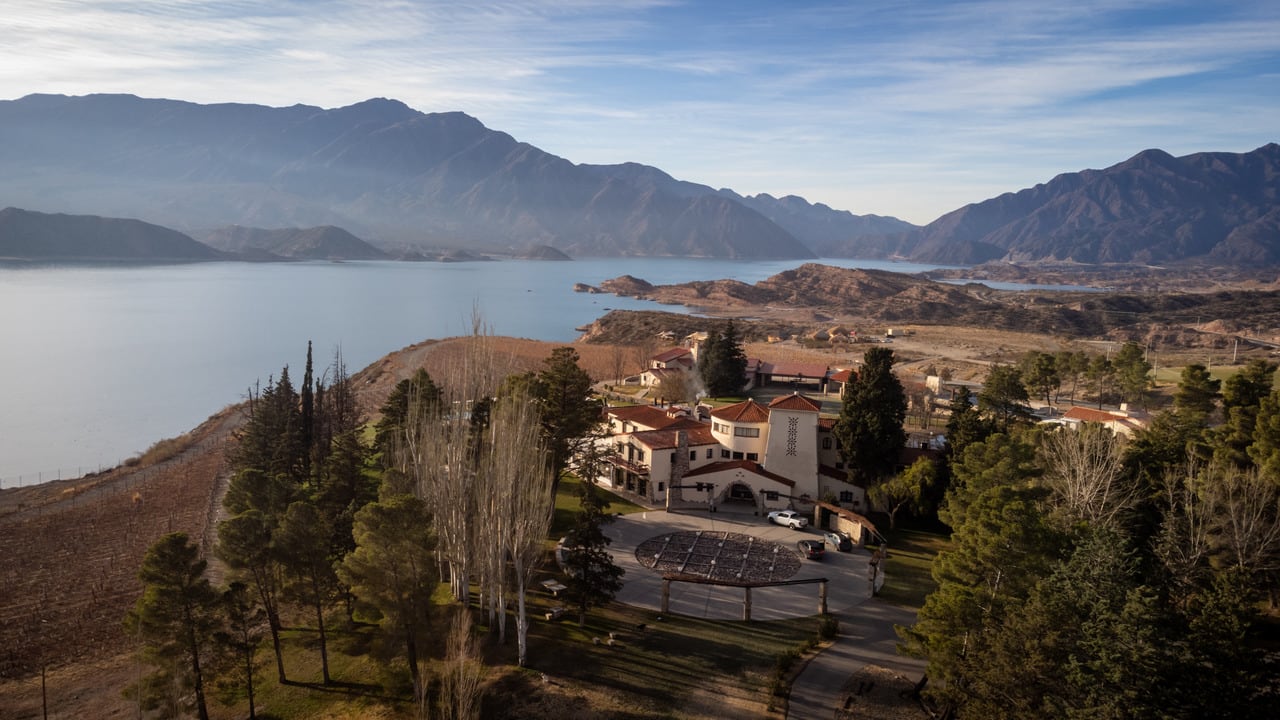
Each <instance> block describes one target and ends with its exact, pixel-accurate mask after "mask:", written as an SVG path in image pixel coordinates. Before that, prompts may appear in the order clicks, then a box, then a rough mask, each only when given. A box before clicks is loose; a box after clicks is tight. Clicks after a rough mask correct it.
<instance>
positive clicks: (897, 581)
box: [879, 529, 951, 608]
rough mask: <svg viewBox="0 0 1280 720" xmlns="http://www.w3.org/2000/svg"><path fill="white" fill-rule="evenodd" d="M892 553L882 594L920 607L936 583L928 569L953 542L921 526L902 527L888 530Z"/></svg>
mask: <svg viewBox="0 0 1280 720" xmlns="http://www.w3.org/2000/svg"><path fill="white" fill-rule="evenodd" d="M888 539H889V557H888V559H887V560H885V564H884V571H885V573H886V576H885V583H884V587H882V588H880V593H879V597H880V598H881V599H883V600H884V601H886V602H889V603H893V604H894V605H898V606H900V607H905V608H919V607H920V606H922V605H924V598H925V596H926V595H928V594H929V593H931V592H933V590H934V588H935V587H937V583H935V582H934V581H933V576H932V575H930V573H929V566H930V565H931V564H932V563H933V558H934V557H935V556H936V555H937V554H938V553H939V552H941V551H943V550H946V549H947V548H949V547H950V546H951V541H950V540H949V539H948V538H947V537H946V536H945V535H940V534H937V533H932V532H924V531H922V530H904V529H899V530H895V531H893V532H890V533H888Z"/></svg>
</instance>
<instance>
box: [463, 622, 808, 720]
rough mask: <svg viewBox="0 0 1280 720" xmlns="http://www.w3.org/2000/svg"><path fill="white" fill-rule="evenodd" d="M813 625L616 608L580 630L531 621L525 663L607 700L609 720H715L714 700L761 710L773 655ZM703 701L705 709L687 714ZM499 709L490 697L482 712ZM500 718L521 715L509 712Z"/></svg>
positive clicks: (793, 645) (799, 643) (800, 640)
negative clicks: (692, 719)
mask: <svg viewBox="0 0 1280 720" xmlns="http://www.w3.org/2000/svg"><path fill="white" fill-rule="evenodd" d="M540 602H543V601H541V599H540ZM545 602H547V603H550V602H551V601H550V600H546V601H545ZM818 625H819V619H818V618H816V617H809V618H798V619H794V620H785V621H777V622H767V623H742V622H730V621H711V620H702V619H697V618H688V617H679V616H666V617H664V618H663V619H661V620H658V616H657V614H656V613H655V612H653V611H651V610H642V609H639V608H633V607H629V606H625V605H618V604H616V603H615V604H611V605H609V606H607V607H605V608H598V609H594V610H592V611H591V613H590V614H589V615H588V616H587V623H586V625H585V626H583V627H579V626H578V623H577V621H576V616H570V617H566V618H564V619H562V620H559V621H555V622H547V621H545V620H543V619H542V618H541V617H537V618H536V619H535V620H534V621H533V625H532V627H531V632H530V664H531V666H532V667H533V668H535V669H537V670H539V671H541V672H546V673H547V674H548V675H550V676H552V677H554V678H557V679H564V680H568V681H572V682H573V683H581V684H583V685H585V686H590V687H591V688H592V689H593V690H595V691H598V692H602V693H605V694H607V696H608V697H609V698H610V700H611V701H612V702H613V703H614V704H615V705H616V707H615V708H614V709H613V710H614V712H612V713H611V714H612V715H617V716H623V717H629V718H671V717H689V716H690V715H693V716H703V717H715V716H717V715H719V714H720V713H718V712H716V711H715V709H714V703H715V698H717V697H719V698H722V699H723V698H737V699H740V700H744V701H747V702H757V703H759V706H760V707H761V708H763V707H764V706H765V705H767V704H768V701H769V698H768V693H769V676H770V674H771V672H772V671H773V669H774V666H775V664H776V663H777V661H778V657H779V655H782V654H785V653H788V652H794V651H798V650H799V649H801V648H802V647H804V646H805V645H806V643H807V642H808V641H809V640H810V639H811V638H814V637H815V636H816V634H817V632H818ZM641 626H643V629H640V628H641ZM611 632H612V633H615V634H616V635H617V638H618V640H617V645H615V646H613V647H610V646H609V645H608V644H607V643H601V644H599V645H597V644H595V642H594V639H595V638H601V639H607V638H608V637H609V633H611ZM505 659H506V660H507V661H508V662H510V661H511V660H512V659H511V658H505ZM512 690H513V691H514V692H515V693H517V694H518V693H519V692H520V691H519V689H518V688H512ZM708 699H710V701H711V703H712V704H713V707H712V708H711V709H704V710H703V712H702V713H699V712H698V711H696V710H694V709H693V707H692V705H698V704H702V705H705V704H706V703H707V702H708ZM511 700H513V701H516V702H518V699H517V698H511ZM502 704H503V702H502V701H501V700H500V699H499V698H493V699H491V701H490V702H489V703H486V706H489V705H499V706H500V705H502ZM501 716H502V717H520V716H521V713H520V712H519V710H509V711H508V712H507V713H506V714H504V715H501Z"/></svg>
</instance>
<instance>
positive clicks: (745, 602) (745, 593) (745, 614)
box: [742, 587, 751, 622]
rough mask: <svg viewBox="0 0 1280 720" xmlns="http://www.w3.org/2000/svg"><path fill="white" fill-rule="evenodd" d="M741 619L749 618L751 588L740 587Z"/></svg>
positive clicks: (746, 620)
mask: <svg viewBox="0 0 1280 720" xmlns="http://www.w3.org/2000/svg"><path fill="white" fill-rule="evenodd" d="M742 619H743V621H744V622H750V620H751V588H750V587H744V588H742Z"/></svg>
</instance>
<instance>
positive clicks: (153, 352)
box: [0, 258, 937, 487]
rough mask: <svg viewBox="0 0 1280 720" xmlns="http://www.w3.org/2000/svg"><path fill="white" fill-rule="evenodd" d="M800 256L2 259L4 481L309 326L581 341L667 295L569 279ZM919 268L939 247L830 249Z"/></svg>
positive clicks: (211, 388)
mask: <svg viewBox="0 0 1280 720" xmlns="http://www.w3.org/2000/svg"><path fill="white" fill-rule="evenodd" d="M802 262H803V261H800V260H791V261H761V262H745V261H736V262H735V261H724V260H691V259H673V258H660V259H648V258H646V259H588V260H575V261H573V262H538V261H525V260H511V261H499V262H475V263H400V262H351V263H282V264H248V263H202V264H192V265H168V266H147V267H119V266H108V267H25V268H0V487H12V486H15V485H19V484H24V485H26V484H31V483H34V482H40V481H47V480H53V479H57V478H59V477H62V478H66V477H77V476H79V475H81V474H83V473H85V472H88V471H91V470H97V469H99V468H105V467H111V466H113V465H116V464H117V463H119V462H120V461H122V460H123V459H125V458H128V457H130V456H132V455H134V454H136V453H138V452H141V451H142V450H145V449H146V448H147V447H149V446H150V445H151V444H152V443H154V442H155V441H156V440H159V439H162V438H166V437H173V436H175V435H179V434H181V433H183V432H186V431H187V430H190V429H191V428H193V427H195V426H196V425H198V424H200V422H202V421H203V420H204V419H205V418H207V417H208V416H209V415H211V414H213V413H215V412H217V411H218V410H220V409H221V408H223V407H224V406H226V405H229V404H231V403H234V402H237V401H239V400H240V399H242V398H243V397H244V395H245V393H246V391H247V389H248V388H249V387H250V386H252V385H253V384H254V383H255V382H256V381H258V380H262V381H263V382H265V381H266V379H267V377H268V376H269V375H272V374H278V373H279V371H280V368H281V367H282V366H284V365H285V364H288V365H289V366H290V368H291V370H292V371H293V372H294V377H295V382H296V381H298V380H300V379H301V375H302V366H303V362H304V359H305V354H306V345H307V341H308V340H311V341H312V342H313V343H314V346H315V355H316V365H317V366H318V367H325V366H327V365H328V364H329V360H330V359H331V358H332V355H333V351H334V349H335V348H336V347H338V346H339V345H340V346H341V348H342V353H343V355H344V357H345V359H346V363H347V368H348V369H349V370H350V371H351V372H355V371H356V370H359V369H360V368H362V367H364V366H365V365H368V364H369V363H371V362H373V361H374V360H376V359H378V358H379V357H382V356H383V355H385V354H386V353H388V352H391V351H393V350H397V349H399V348H402V347H404V346H406V345H411V344H413V343H416V342H419V341H421V340H426V339H429V338H440V337H448V336H453V335H461V334H466V333H468V332H469V331H470V327H471V325H470V318H471V312H472V308H473V307H476V308H478V309H479V310H480V312H481V313H482V314H483V316H484V318H485V320H486V321H487V322H488V324H489V325H491V326H492V328H493V331H494V332H495V333H496V334H499V335H512V336H516V337H527V338H535V339H539V340H550V341H559V342H569V341H571V340H573V339H574V338H575V337H577V335H578V333H577V332H575V331H574V328H575V327H578V326H580V325H585V324H588V323H590V322H591V321H593V320H595V319H596V318H597V317H599V316H600V315H603V314H604V313H605V311H606V309H607V308H616V309H668V310H675V309H677V308H672V307H668V306H658V305H655V304H653V303H646V302H640V301H637V300H631V299H626V298H617V297H614V296H612V295H588V294H585V293H575V292H573V291H572V288H573V284H574V283H576V282H585V283H590V284H598V283H600V282H601V281H603V280H607V279H609V278H612V277H617V276H619V275H622V274H624V273H628V274H631V275H634V276H635V277H638V278H643V279H645V280H648V281H649V282H652V283H654V284H667V283H678V282H687V281H690V280H709V279H719V278H734V279H737V280H742V281H744V282H755V281H757V280H762V279H764V278H766V277H769V276H771V275H774V274H776V273H778V272H781V271H783V270H788V269H791V268H794V267H798V266H799V265H800V264H801V263H802ZM822 262H824V263H827V264H832V265H840V266H843V267H865V268H880V269H887V270H893V271H896V272H908V273H911V272H921V271H924V270H929V269H933V268H935V267H937V266H934V265H916V264H911V263H893V262H877V261H873V260H823V261H822Z"/></svg>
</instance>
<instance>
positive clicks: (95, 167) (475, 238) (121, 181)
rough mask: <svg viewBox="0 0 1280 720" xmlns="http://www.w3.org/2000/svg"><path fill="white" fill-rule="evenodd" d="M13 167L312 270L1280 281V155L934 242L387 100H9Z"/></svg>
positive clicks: (971, 218)
mask: <svg viewBox="0 0 1280 720" xmlns="http://www.w3.org/2000/svg"><path fill="white" fill-rule="evenodd" d="M0 164H2V165H3V167H4V168H5V173H3V175H2V176H0V205H12V206H17V207H22V208H27V209H33V210H41V211H46V212H58V213H78V214H92V215H103V216H109V217H134V218H139V219H142V220H145V221H148V222H153V223H158V224H160V225H165V226H168V227H172V228H176V229H178V230H181V231H184V232H186V233H188V234H190V235H192V236H193V237H197V238H202V239H209V240H210V241H211V242H212V243H213V244H215V245H217V246H218V247H221V248H224V249H236V250H240V251H244V250H249V249H253V250H254V251H255V252H260V251H265V252H267V253H272V254H280V253H281V252H283V253H289V254H292V256H293V257H313V256H314V257H319V256H320V255H319V253H328V254H327V255H324V256H325V257H333V256H334V253H335V251H333V249H332V248H334V247H341V248H344V250H343V251H342V252H341V253H340V254H341V255H342V256H343V257H350V258H353V259H354V258H374V257H379V255H380V254H381V253H384V252H387V251H390V252H391V253H392V254H394V255H397V256H404V255H406V254H412V253H413V252H415V251H416V250H417V249H419V248H458V249H463V250H469V251H474V252H503V253H511V254H521V253H523V252H526V251H527V250H528V248H530V247H531V246H536V245H543V246H548V247H551V248H555V249H557V250H561V251H563V252H566V253H568V254H570V255H578V256H588V255H595V256H661V255H673V256H702V257H724V258H809V257H814V256H816V255H822V256H837V257H838V256H844V257H866V258H885V257H899V258H904V259H911V260H920V261H927V262H941V263H956V264H974V263H979V262H983V261H987V260H1000V259H1004V260H1018V261H1036V260H1061V261H1075V262H1081V263H1104V262H1106V263H1112V262H1114V263H1124V262H1140V263H1167V262H1177V261H1188V260H1190V261H1197V262H1203V263H1214V264H1248V265H1258V264H1276V263H1280V146H1278V145H1276V144H1270V145H1266V146H1264V147H1262V148H1259V149H1257V150H1255V151H1253V152H1249V153H1242V154H1236V153H1197V154H1194V155H1188V156H1186V157H1183V158H1175V157H1172V156H1170V155H1168V154H1166V153H1163V152H1161V151H1158V150H1149V151H1145V152H1142V153H1140V154H1138V155H1136V156H1135V157H1133V158H1131V159H1130V160H1127V161H1125V162H1122V163H1119V164H1117V165H1115V166H1112V167H1110V168H1107V169H1104V170H1085V171H1082V172H1075V173H1067V174H1063V175H1059V176H1058V177H1056V178H1054V179H1052V180H1051V181H1049V182H1047V183H1045V184H1042V185H1037V186H1035V187H1034V188H1029V189H1025V190H1021V191H1019V192H1016V193H1008V194H1005V195H1001V196H1000V197H997V198H993V199H991V200H987V201H985V202H981V203H976V204H973V205H969V206H966V207H964V208H960V209H958V210H956V211H954V212H951V213H948V214H946V215H944V216H942V217H941V218H939V219H938V220H936V221H934V222H932V223H930V224H929V225H927V226H925V227H922V228H921V227H916V226H913V225H911V224H909V223H905V222H903V221H901V220H897V219H895V218H889V217H881V216H876V215H863V216H858V215H853V214H852V213H849V212H845V211H840V210H834V209H832V208H829V207H827V206H825V205H822V204H811V203H809V202H808V201H806V200H804V199H803V198H798V197H795V196H787V197H782V198H775V197H772V196H769V195H756V196H742V195H739V194H737V193H735V192H733V191H732V190H727V189H720V190H717V189H713V188H711V187H708V186H706V185H700V184H698V183H694V182H687V181H682V180H677V179H675V178H672V177H671V176H670V175H668V174H667V173H665V172H663V171H661V170H659V169H657V168H653V167H648V166H644V165H639V164H635V163H623V164H618V165H575V164H573V163H572V162H570V161H568V160H566V159H563V158H559V157H556V156H554V155H551V154H549V153H546V152H544V151H542V150H539V149H538V148H536V147H533V146H532V145H529V144H527V143H521V142H518V141H517V140H515V139H514V138H512V137H511V136H510V135H507V134H505V133H502V132H497V131H494V130H490V129H488V128H486V127H485V126H484V125H482V124H481V123H480V122H479V121H477V120H476V119H474V118H472V117H470V116H467V115H465V114H463V113H460V112H451V113H430V114H428V113H422V112H419V111H417V110H414V109H412V108H409V107H408V106H406V105H404V104H403V103H400V102H397V101H394V100H385V99H374V100H368V101H365V102H362V103H358V104H356V105H351V106H348V107H344V108H337V109H331V110H325V109H321V108H317V107H311V106H305V105H294V106H292V107H285V108H269V107H264V106H258V105H238V104H222V105H198V104H194V103H187V102H180V101H174V100H152V99H141V98H137V97H134V96H128V95H90V96H83V97H66V96H55V95H30V96H27V97H24V98H22V99H19V100H12V101H0ZM231 225H240V226H246V227H247V228H281V227H286V228H315V227H317V226H320V228H319V229H316V230H308V231H306V232H311V233H313V235H312V237H311V239H310V242H318V240H317V237H318V236H319V235H323V236H324V238H325V241H324V243H322V244H321V245H316V246H313V247H310V248H308V246H307V242H309V241H308V239H307V238H301V237H296V233H297V232H298V231H296V230H295V231H293V235H295V236H293V237H292V239H286V238H285V236H284V235H280V234H277V235H275V236H270V235H264V234H263V233H262V232H259V231H251V230H248V229H244V228H242V229H240V230H225V229H220V228H225V227H226V226H231ZM324 226H331V227H324ZM339 233H341V234H339ZM347 233H350V234H353V235H354V236H358V237H350V236H347V237H343V235H346V234H347ZM360 239H363V240H365V241H369V242H371V243H373V244H374V245H377V246H378V247H377V248H373V247H367V249H366V248H360V247H359V246H357V245H355V244H353V242H352V241H355V242H356V243H359V242H360ZM322 247H323V248H327V249H322ZM272 248H275V249H272ZM348 252H351V253H355V254H353V255H348V254H347V253H348ZM308 253H311V254H310V255H309V254H308Z"/></svg>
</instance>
